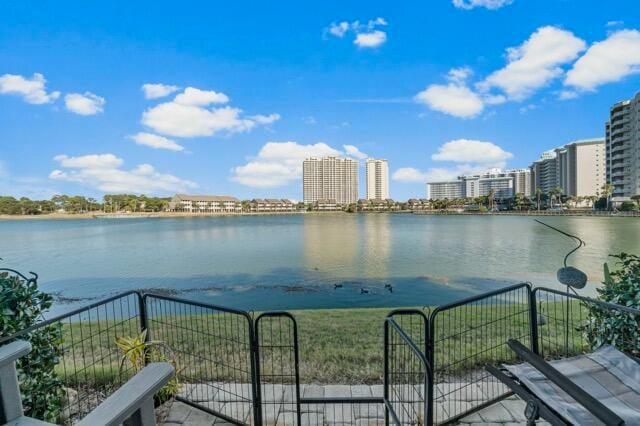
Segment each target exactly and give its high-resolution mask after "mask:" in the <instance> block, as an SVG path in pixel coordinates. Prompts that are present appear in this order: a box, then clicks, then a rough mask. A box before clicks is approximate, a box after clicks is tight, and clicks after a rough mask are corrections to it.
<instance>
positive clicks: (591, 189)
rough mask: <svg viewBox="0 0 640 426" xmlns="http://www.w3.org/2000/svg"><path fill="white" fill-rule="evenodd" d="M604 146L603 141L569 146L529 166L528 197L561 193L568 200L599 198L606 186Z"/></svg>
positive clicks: (552, 151)
mask: <svg viewBox="0 0 640 426" xmlns="http://www.w3.org/2000/svg"><path fill="white" fill-rule="evenodd" d="M605 166H606V158H605V143H604V139H602V138H592V139H583V140H578V141H574V142H570V143H568V144H566V145H563V146H561V147H559V148H556V149H554V150H550V151H546V152H544V153H543V154H542V156H541V157H540V159H538V160H536V161H534V162H533V164H532V165H531V193H532V194H535V192H536V190H537V189H538V188H539V189H540V190H541V191H542V192H543V193H545V194H548V193H549V192H550V191H551V190H553V189H555V188H560V189H562V193H563V194H564V195H566V196H568V197H586V196H592V195H596V196H597V195H599V194H600V190H601V188H602V185H604V183H605V168H606V167H605Z"/></svg>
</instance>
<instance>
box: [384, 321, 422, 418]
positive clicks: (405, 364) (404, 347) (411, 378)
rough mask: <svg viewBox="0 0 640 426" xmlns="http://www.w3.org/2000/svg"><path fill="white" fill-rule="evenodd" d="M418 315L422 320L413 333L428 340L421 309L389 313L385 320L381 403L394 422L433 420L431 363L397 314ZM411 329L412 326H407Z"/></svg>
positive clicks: (387, 416)
mask: <svg viewBox="0 0 640 426" xmlns="http://www.w3.org/2000/svg"><path fill="white" fill-rule="evenodd" d="M397 317H400V318H411V325H413V317H417V318H418V321H419V322H422V325H421V327H419V329H418V330H422V331H423V332H420V331H419V332H418V333H415V331H414V335H418V336H419V337H420V336H424V337H423V339H422V341H423V345H424V343H425V342H426V341H427V339H426V337H427V334H426V331H427V325H428V321H427V318H426V316H425V315H424V313H422V312H420V311H413V312H411V311H404V312H398V311H396V312H395V313H393V312H392V313H391V314H390V315H389V316H388V317H387V318H386V320H385V324H384V399H383V401H384V403H385V408H386V416H385V421H386V423H389V421H392V422H393V423H395V424H397V425H404V424H412V425H421V424H427V425H432V424H433V416H432V412H431V398H430V396H429V394H428V392H429V383H431V382H432V381H433V377H432V371H431V366H430V364H429V361H428V360H427V357H426V353H425V352H424V351H423V349H424V346H422V347H421V346H419V345H418V344H416V342H414V340H413V339H412V338H411V337H410V336H409V334H407V333H406V332H405V330H404V329H403V327H402V326H401V325H400V324H399V323H398V322H397V321H396V318H397ZM410 330H411V329H410Z"/></svg>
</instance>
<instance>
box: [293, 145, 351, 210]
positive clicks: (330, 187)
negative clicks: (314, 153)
mask: <svg viewBox="0 0 640 426" xmlns="http://www.w3.org/2000/svg"><path fill="white" fill-rule="evenodd" d="M302 192H303V200H304V202H305V204H311V203H315V202H317V201H319V200H334V201H335V203H337V204H350V203H355V202H356V201H357V200H358V162H357V161H356V160H352V159H351V158H337V157H324V158H307V159H306V160H304V162H303V163H302Z"/></svg>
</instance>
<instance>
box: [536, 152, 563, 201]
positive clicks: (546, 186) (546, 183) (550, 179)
mask: <svg viewBox="0 0 640 426" xmlns="http://www.w3.org/2000/svg"><path fill="white" fill-rule="evenodd" d="M557 186H558V184H557V180H556V153H555V151H545V152H543V153H542V155H541V156H540V158H539V159H538V160H536V161H534V162H533V164H531V194H532V195H535V193H536V191H537V190H538V189H540V190H541V191H542V192H543V193H544V194H547V193H548V192H549V191H551V190H552V189H553V188H556V187H557Z"/></svg>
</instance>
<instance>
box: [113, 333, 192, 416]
mask: <svg viewBox="0 0 640 426" xmlns="http://www.w3.org/2000/svg"><path fill="white" fill-rule="evenodd" d="M116 345H118V347H119V348H120V350H121V351H122V352H123V355H122V359H121V361H120V374H122V370H123V368H124V366H125V364H126V363H127V362H128V363H129V364H130V365H131V366H132V367H133V368H134V370H135V371H136V372H138V371H140V370H142V369H143V368H144V366H145V365H146V364H147V363H148V362H169V363H171V364H172V365H173V368H174V371H175V374H174V376H173V378H172V379H171V380H170V381H169V382H168V383H167V384H166V385H165V386H164V387H163V388H162V389H160V391H159V392H158V394H157V395H156V402H157V403H158V405H160V404H163V403H165V402H167V401H169V400H170V399H171V398H172V397H173V396H174V395H176V394H177V393H178V391H180V382H179V381H178V367H177V363H176V358H175V356H174V355H173V351H172V350H171V348H170V347H169V346H168V345H166V344H165V343H164V342H161V341H159V340H147V330H143V331H142V332H141V333H140V334H138V335H137V336H121V337H116Z"/></svg>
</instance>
